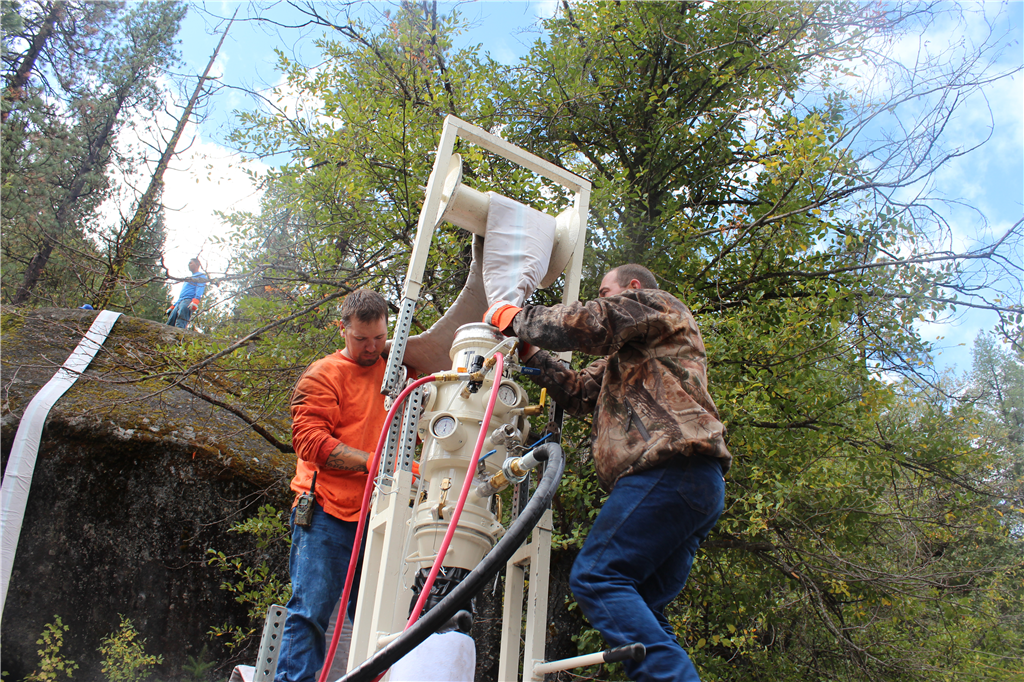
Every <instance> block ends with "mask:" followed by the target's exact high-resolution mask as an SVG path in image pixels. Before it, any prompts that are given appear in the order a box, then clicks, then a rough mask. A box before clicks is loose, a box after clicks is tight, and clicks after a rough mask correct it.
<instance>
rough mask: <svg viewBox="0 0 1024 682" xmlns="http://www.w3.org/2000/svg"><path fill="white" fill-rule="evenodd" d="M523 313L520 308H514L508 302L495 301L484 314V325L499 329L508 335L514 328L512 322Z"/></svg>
mask: <svg viewBox="0 0 1024 682" xmlns="http://www.w3.org/2000/svg"><path fill="white" fill-rule="evenodd" d="M521 311H522V308H520V307H519V306H514V305H512V304H511V303H509V302H508V301H495V302H494V303H492V304H491V307H490V308H488V309H487V312H485V313H484V324H489V325H493V326H495V327H497V328H498V329H499V330H500V331H501V332H503V333H505V334H508V331H507V330H508V329H509V328H510V327H511V326H512V320H513V319H515V316H516V315H518V314H519V313H520V312H521Z"/></svg>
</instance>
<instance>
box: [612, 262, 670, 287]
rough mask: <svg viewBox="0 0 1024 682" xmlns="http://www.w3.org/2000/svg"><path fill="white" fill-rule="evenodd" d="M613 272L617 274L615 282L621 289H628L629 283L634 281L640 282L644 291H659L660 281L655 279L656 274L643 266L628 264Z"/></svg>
mask: <svg viewBox="0 0 1024 682" xmlns="http://www.w3.org/2000/svg"><path fill="white" fill-rule="evenodd" d="M612 272H614V273H615V281H616V282H618V284H619V286H620V287H628V286H629V283H630V282H632V281H633V280H634V279H635V280H636V281H638V282H640V286H642V287H643V288H644V289H658V288H659V287H658V280H657V279H656V278H655V277H654V273H653V272H651V271H650V270H648V269H647V268H645V267H644V266H642V265H637V264H636V263H626V264H625V265H620V266H618V267H617V268H615V269H614V270H613V271H612Z"/></svg>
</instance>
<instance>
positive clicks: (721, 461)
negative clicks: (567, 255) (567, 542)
mask: <svg viewBox="0 0 1024 682" xmlns="http://www.w3.org/2000/svg"><path fill="white" fill-rule="evenodd" d="M599 294H600V298H598V299H597V300H595V301H590V302H589V303H586V304H582V303H574V304H570V305H556V306H551V307H542V306H526V307H525V308H524V309H522V310H521V311H520V310H519V309H518V308H516V307H514V306H511V305H509V304H502V303H501V302H499V303H496V304H495V305H493V306H491V309H489V310H488V314H487V315H486V316H485V318H484V321H485V322H490V323H492V324H495V326H498V327H499V328H500V329H503V330H504V331H506V333H508V334H514V335H516V336H518V337H519V338H520V340H521V341H524V342H526V343H529V344H533V345H534V346H540V347H543V348H547V349H549V350H553V351H565V350H578V351H582V352H584V353H588V354H591V355H602V356H605V357H603V358H601V359H600V360H597V361H596V362H594V363H593V364H591V365H590V366H589V367H587V368H586V369H583V370H581V371H579V372H574V371H573V370H571V369H569V368H568V367H566V366H565V365H564V364H563V363H562V362H561V361H559V360H558V359H557V358H555V357H554V356H552V355H550V354H549V353H546V352H544V351H536V350H535V349H529V350H526V351H525V352H524V353H522V359H523V360H524V361H525V362H526V364H527V365H529V366H531V367H535V368H539V369H540V370H541V375H540V376H539V377H536V378H535V380H536V381H537V383H539V384H540V385H541V386H544V387H546V388H547V389H548V391H549V392H550V394H551V395H552V397H553V398H554V400H555V401H556V402H558V403H559V404H560V405H562V406H563V407H564V408H565V409H566V410H567V411H568V412H569V413H570V414H573V415H576V416H586V415H590V414H592V415H593V427H592V432H591V451H592V454H593V458H594V464H595V466H596V469H597V475H598V478H599V479H600V481H601V484H602V485H603V486H604V487H605V488H606V489H608V490H610V491H611V494H610V495H609V497H608V500H607V501H606V502H605V504H604V506H603V507H602V509H601V512H600V514H599V515H598V518H597V520H596V521H595V522H594V526H593V528H592V529H591V530H590V533H589V534H588V536H587V540H586V542H585V543H584V546H583V549H582V550H581V551H580V554H579V556H578V557H577V559H576V562H575V564H574V565H573V569H572V574H571V577H570V587H571V588H572V590H573V593H574V594H575V595H576V600H577V602H578V603H579V605H580V608H581V609H582V610H583V613H584V614H585V615H586V616H587V618H588V619H589V620H590V622H591V624H592V625H594V626H595V627H596V628H597V629H598V630H599V631H600V632H601V634H602V635H603V636H604V638H605V641H606V642H607V643H608V644H609V645H610V646H613V647H618V646H624V645H627V644H632V643H634V642H639V643H642V644H644V645H645V647H646V648H647V657H646V658H645V660H644V661H643V662H640V663H637V662H635V661H626V663H625V666H626V672H627V673H628V674H629V675H630V677H631V678H632V679H634V680H674V681H686V682H693V681H696V680H699V677H698V675H697V671H696V669H695V668H694V666H693V663H692V662H691V661H690V659H689V657H688V656H687V654H686V652H685V651H684V650H683V648H682V647H681V646H680V645H679V642H678V639H677V637H676V634H675V632H674V630H673V628H672V626H671V624H670V623H669V622H668V619H667V618H666V617H665V614H664V609H665V607H666V606H667V605H668V603H669V602H670V601H671V600H672V599H674V598H675V597H676V596H677V595H678V594H679V592H680V591H681V590H682V588H683V586H684V585H685V583H686V579H687V576H688V575H689V573H690V569H691V567H692V566H693V557H694V555H695V554H696V552H697V549H698V548H699V546H700V543H701V541H703V540H704V538H705V537H707V535H708V533H709V532H710V531H711V529H712V528H713V527H714V525H715V522H716V521H717V520H718V516H719V515H720V514H721V512H722V508H723V498H724V490H725V488H724V486H725V484H724V479H723V475H724V473H725V472H727V471H728V470H729V467H730V465H731V463H732V456H731V455H730V454H729V450H728V449H727V448H726V445H725V441H724V435H725V426H724V425H723V424H722V422H721V421H719V419H718V410H717V409H716V408H715V404H714V401H713V400H712V399H711V396H710V395H709V394H708V390H707V386H708V382H707V358H706V354H705V351H704V342H703V340H702V339H701V336H700V330H699V329H698V328H697V323H696V322H695V321H694V319H693V316H692V315H691V314H690V311H689V310H688V309H687V307H686V306H685V305H683V304H682V303H680V302H679V301H678V300H677V299H676V298H675V297H674V296H672V295H670V294H668V293H667V292H664V291H661V290H660V289H658V287H657V281H656V280H655V278H654V275H653V274H651V272H650V271H649V270H647V269H646V268H644V267H642V266H639V265H633V264H630V265H623V266H619V267H618V268H615V269H614V270H611V271H610V272H608V274H606V275H605V277H604V279H603V280H602V281H601V288H600V291H599Z"/></svg>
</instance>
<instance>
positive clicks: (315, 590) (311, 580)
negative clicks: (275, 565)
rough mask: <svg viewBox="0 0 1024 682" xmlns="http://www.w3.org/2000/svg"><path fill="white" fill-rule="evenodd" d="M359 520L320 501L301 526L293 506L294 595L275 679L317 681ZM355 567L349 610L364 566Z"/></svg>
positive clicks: (350, 611)
mask: <svg viewBox="0 0 1024 682" xmlns="http://www.w3.org/2000/svg"><path fill="white" fill-rule="evenodd" d="M356 525H357V524H356V522H355V521H342V520H340V519H336V518H334V517H333V516H331V515H330V514H328V513H327V512H325V511H324V510H323V508H322V507H321V506H320V505H319V504H317V505H314V507H313V521H312V522H311V523H310V525H308V526H306V527H303V526H296V525H295V511H294V510H292V549H291V555H290V557H289V560H288V570H289V571H290V572H291V577H292V598H291V599H289V600H288V618H287V619H286V620H285V622H284V634H283V635H282V636H281V657H280V659H279V660H278V663H277V675H276V676H275V677H274V680H275V682H315V681H316V679H317V677H318V675H319V674H320V669H321V668H323V666H324V659H325V658H326V656H327V644H326V642H325V641H324V633H325V632H326V630H327V626H328V625H329V624H330V621H331V615H332V614H333V613H334V608H335V607H336V606H337V604H338V600H339V599H340V598H341V592H342V590H343V589H344V587H345V575H346V573H347V572H348V562H349V559H350V558H351V556H352V544H353V542H355V539H356ZM359 564H360V565H357V566H356V575H355V580H354V582H353V583H352V596H351V598H350V599H349V604H348V615H349V618H351V617H352V616H353V615H354V614H355V612H356V592H357V591H358V589H359V570H360V568H361V564H362V559H360V562H359Z"/></svg>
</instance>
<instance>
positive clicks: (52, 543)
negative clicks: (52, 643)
mask: <svg viewBox="0 0 1024 682" xmlns="http://www.w3.org/2000/svg"><path fill="white" fill-rule="evenodd" d="M96 315H97V313H96V312H94V311H86V310H64V309H40V310H32V311H21V310H14V309H4V310H3V317H2V327H0V329H2V344H3V345H2V349H3V354H2V365H0V367H2V373H0V380H2V381H0V391H2V393H0V399H2V460H3V462H2V464H3V466H4V467H6V464H7V460H8V457H9V455H10V449H11V443H12V441H13V439H14V435H15V432H16V430H17V427H18V423H19V420H20V418H21V415H22V414H23V412H24V410H25V407H26V406H27V405H28V402H29V401H30V400H31V398H32V397H33V396H34V395H35V394H36V392H37V391H38V390H39V389H40V388H41V387H42V386H43V385H44V384H45V383H46V382H47V381H48V380H49V379H50V378H51V377H52V376H53V374H54V372H55V371H56V369H57V368H58V367H59V366H60V365H61V364H62V363H63V362H64V360H65V359H66V358H67V357H68V355H69V354H70V353H71V351H72V350H73V349H74V348H75V346H76V345H77V343H78V342H79V340H80V339H81V338H82V336H83V335H84V334H85V332H86V331H87V330H88V328H89V326H90V324H91V323H92V321H93V319H94V318H95V316H96ZM188 338H189V335H188V334H187V333H185V332H182V331H181V330H177V329H175V328H172V327H168V326H166V325H163V324H160V323H158V322H151V321H147V320H140V319H136V318H132V317H127V316H122V317H121V318H120V319H119V320H118V321H117V323H116V324H115V325H114V328H113V330H112V332H111V335H110V338H109V339H108V340H107V342H106V344H105V346H104V347H103V348H102V349H101V350H100V352H99V354H98V355H97V357H96V358H95V360H94V361H93V363H92V364H91V365H90V367H89V369H88V370H87V371H86V372H85V373H84V375H83V376H82V378H81V379H80V380H79V381H78V383H77V384H75V386H73V387H72V388H71V389H70V390H69V391H68V392H67V393H66V394H65V395H64V397H62V398H61V399H60V400H59V401H58V402H57V404H56V405H55V406H54V408H53V410H52V411H51V412H50V416H49V419H48V420H47V424H46V428H45V430H44V432H43V440H42V444H41V447H40V452H39V458H38V462H37V465H36V469H35V475H34V478H33V481H32V489H31V493H30V496H29V500H28V508H27V511H26V516H25V523H24V526H23V529H22V534H21V539H20V542H19V545H18V552H17V557H16V561H15V566H14V573H13V576H12V580H11V586H10V590H9V592H8V596H7V603H6V607H5V610H4V613H3V630H2V633H0V636H2V659H3V664H2V666H3V670H4V671H6V672H8V673H9V674H10V677H9V678H7V679H11V680H20V679H22V678H23V677H24V676H25V675H28V674H30V673H31V672H33V670H36V669H38V664H39V656H38V654H37V650H38V649H39V648H40V646H39V645H38V644H37V643H36V640H37V639H39V637H40V634H41V633H42V631H43V628H44V626H45V624H46V623H48V622H51V621H52V620H53V617H54V615H59V616H60V617H61V619H62V620H63V622H64V624H66V625H68V626H69V631H68V632H67V633H66V634H65V643H64V647H63V649H62V653H63V654H64V655H66V656H67V657H68V658H71V659H74V660H75V661H77V662H78V664H79V666H80V667H79V670H78V671H76V672H75V675H74V679H76V680H102V679H104V676H103V675H102V673H101V672H100V666H101V661H100V656H99V654H98V653H97V647H98V646H99V644H100V640H101V639H102V638H103V637H104V636H105V635H107V634H109V633H111V632H112V631H114V630H116V629H117V627H118V625H119V622H120V619H119V616H120V615H121V614H123V615H125V616H127V617H128V618H130V619H131V620H132V622H133V623H134V624H135V626H136V628H137V629H138V631H139V633H140V635H141V636H142V637H143V638H145V640H146V650H147V652H148V653H154V654H160V655H162V656H163V659H164V662H163V664H162V665H161V666H159V667H158V668H156V669H155V675H154V678H155V679H183V678H184V677H185V676H184V675H182V666H183V665H185V664H186V662H187V661H188V658H187V657H189V656H192V657H198V656H199V652H200V651H201V649H202V648H203V645H204V644H207V645H208V646H209V649H210V652H211V654H210V658H213V659H214V660H216V661H217V662H218V664H220V666H221V669H220V672H221V673H223V677H221V676H220V674H219V673H218V674H217V675H216V677H218V678H220V679H226V677H227V672H226V671H225V670H226V669H229V666H230V665H233V664H234V663H235V662H238V660H241V662H244V663H251V662H252V661H251V659H253V658H255V651H249V652H244V653H243V654H236V655H235V658H234V659H232V658H231V654H229V652H227V651H225V650H224V649H223V647H220V646H219V645H217V643H216V642H211V640H210V638H209V636H208V635H207V632H208V630H209V629H210V627H211V626H213V625H220V624H222V623H225V622H227V623H234V624H244V623H245V622H246V621H247V616H246V613H245V607H244V606H242V605H239V604H237V603H235V602H234V600H233V598H232V595H231V594H230V593H229V592H227V591H224V590H222V589H220V585H221V582H222V581H223V580H224V579H225V578H224V576H223V575H222V574H220V573H219V572H218V571H217V570H216V569H214V568H213V567H211V566H209V565H208V564H207V558H208V557H207V550H208V549H209V548H216V549H218V550H223V551H225V552H226V553H228V554H237V553H240V552H242V551H245V550H246V549H251V548H250V547H248V546H247V545H248V544H250V543H247V539H246V538H243V537H239V536H237V534H234V533H227V532H226V531H227V529H228V527H229V526H230V525H231V524H232V523H234V522H236V521H239V520H241V519H244V518H246V517H247V516H250V515H252V514H253V513H254V512H255V510H256V508H257V507H258V506H259V505H260V504H265V503H268V502H270V503H273V504H275V505H277V506H278V507H282V506H286V505H287V504H288V501H289V499H290V496H289V494H288V491H287V484H288V480H289V478H290V476H291V474H292V473H293V471H294V461H295V460H294V455H292V454H285V453H283V452H282V451H281V449H279V448H276V447H274V446H273V445H272V444H271V443H270V442H269V441H268V440H267V439H266V438H264V437H261V436H260V435H258V434H257V433H256V432H255V431H254V430H253V428H252V427H251V425H250V424H247V423H246V422H245V421H244V420H242V419H240V418H239V417H238V416H236V415H235V414H233V413H232V412H230V411H228V410H225V409H222V408H221V407H218V406H217V405H216V404H214V403H211V402H210V401H209V400H204V399H203V398H201V397H197V395H196V394H195V393H194V392H189V391H186V390H183V389H182V388H180V387H177V386H175V385H174V384H173V382H172V379H171V377H170V375H168V376H164V377H153V376H152V374H153V373H154V372H160V371H163V370H164V369H166V371H167V372H172V371H173V369H174V368H173V367H171V366H167V367H166V368H165V367H164V365H168V363H167V360H166V353H162V352H161V348H162V347H163V348H166V347H168V346H171V345H174V344H179V343H181V342H182V341H183V340H186V339H188ZM145 376H149V377H150V378H144V377H145ZM195 386H196V384H193V389H194V388H195ZM201 386H202V388H203V391H202V392H204V393H206V394H207V395H209V396H212V397H214V398H218V397H219V399H220V400H221V401H222V402H227V399H226V398H225V386H224V385H223V384H217V383H216V382H213V383H205V384H201ZM261 423H263V424H264V425H265V426H269V427H270V430H272V431H274V432H276V433H287V415H279V417H278V421H277V422H276V423H272V424H269V425H268V424H267V420H265V419H263V420H261ZM282 548H283V551H282V550H277V551H276V552H275V553H274V554H273V555H272V556H271V557H270V559H271V561H272V562H276V563H277V565H278V567H280V566H281V562H285V565H286V561H287V557H286V555H285V552H286V551H287V548H286V546H284V544H283V543H282Z"/></svg>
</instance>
